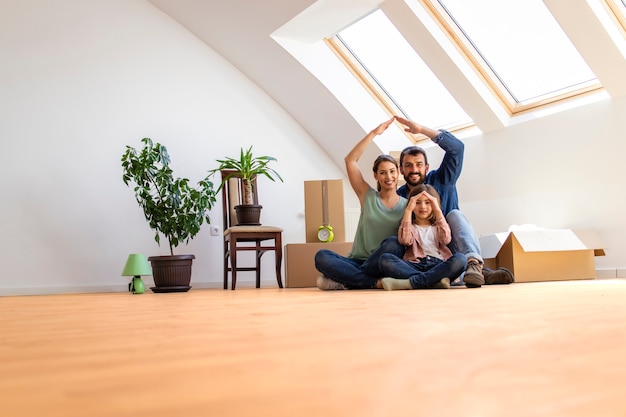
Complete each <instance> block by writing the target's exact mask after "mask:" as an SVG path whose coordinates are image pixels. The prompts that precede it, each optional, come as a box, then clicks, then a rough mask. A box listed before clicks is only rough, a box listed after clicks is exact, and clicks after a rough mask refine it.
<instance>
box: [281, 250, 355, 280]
mask: <svg viewBox="0 0 626 417" xmlns="http://www.w3.org/2000/svg"><path fill="white" fill-rule="evenodd" d="M320 249H330V250H332V251H334V252H337V253H338V254H339V255H342V256H348V253H349V252H350V249H352V242H327V243H322V242H317V243H290V244H287V245H285V271H286V274H285V286H286V287H287V288H303V287H315V286H317V283H316V281H317V277H318V276H319V275H320V273H319V271H318V270H317V269H315V253H317V251H318V250H320Z"/></svg>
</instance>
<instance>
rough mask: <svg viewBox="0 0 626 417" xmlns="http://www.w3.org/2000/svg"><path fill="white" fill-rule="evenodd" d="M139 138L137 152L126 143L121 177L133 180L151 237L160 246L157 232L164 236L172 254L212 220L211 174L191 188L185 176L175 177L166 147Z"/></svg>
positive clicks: (148, 139)
mask: <svg viewBox="0 0 626 417" xmlns="http://www.w3.org/2000/svg"><path fill="white" fill-rule="evenodd" d="M141 141H142V142H143V144H144V147H143V149H141V151H140V152H138V151H137V150H136V149H135V148H133V147H131V146H126V152H125V153H124V155H123V156H122V168H123V170H124V175H123V177H122V179H123V181H124V184H126V185H129V183H130V182H133V183H135V188H134V191H135V198H136V199H137V203H139V206H141V208H142V209H143V214H144V216H145V217H146V220H147V221H148V225H149V226H150V228H151V229H152V230H154V231H155V235H154V240H155V241H156V242H157V244H159V245H160V244H161V243H160V234H162V235H163V236H165V237H166V239H167V241H168V244H169V248H170V254H172V255H174V248H175V247H177V246H178V245H179V243H181V242H185V243H188V242H189V240H190V239H192V238H193V237H195V236H196V235H197V234H198V232H199V231H200V227H201V226H202V223H203V222H204V221H206V222H207V224H209V223H211V220H210V218H209V211H210V210H211V208H212V207H213V205H214V204H215V201H216V198H215V195H216V191H215V190H214V189H213V183H212V182H211V181H210V180H209V177H210V176H211V175H212V174H210V173H209V174H208V175H207V176H206V177H205V178H204V179H202V180H201V181H199V182H198V188H193V187H190V186H189V180H188V179H187V178H174V175H173V172H172V169H171V168H170V167H169V164H170V156H169V154H168V152H167V148H166V147H165V146H163V145H161V144H159V143H153V142H152V140H151V139H150V138H143V139H142V140H141Z"/></svg>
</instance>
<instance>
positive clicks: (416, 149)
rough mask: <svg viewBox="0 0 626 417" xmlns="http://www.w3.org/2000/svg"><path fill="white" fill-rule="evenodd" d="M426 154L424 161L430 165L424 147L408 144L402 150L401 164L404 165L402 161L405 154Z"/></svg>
mask: <svg viewBox="0 0 626 417" xmlns="http://www.w3.org/2000/svg"><path fill="white" fill-rule="evenodd" d="M420 154H421V155H424V162H425V163H426V164H427V165H428V156H427V155H426V151H425V150H424V149H423V148H420V147H419V146H415V145H413V146H407V147H406V148H404V149H403V150H402V152H400V166H402V162H403V161H404V156H405V155H413V156H417V155H420Z"/></svg>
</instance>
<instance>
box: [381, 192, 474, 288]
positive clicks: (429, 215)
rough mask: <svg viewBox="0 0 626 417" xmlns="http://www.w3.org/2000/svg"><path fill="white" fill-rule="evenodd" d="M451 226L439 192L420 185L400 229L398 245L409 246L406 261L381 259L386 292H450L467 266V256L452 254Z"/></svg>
mask: <svg viewBox="0 0 626 417" xmlns="http://www.w3.org/2000/svg"><path fill="white" fill-rule="evenodd" d="M450 240H451V234H450V226H449V225H448V223H447V222H446V218H445V217H444V215H443V213H442V211H441V208H440V199H439V194H438V193H437V190H435V188H434V187H433V186H431V185H427V184H419V185H417V186H415V187H414V188H413V189H412V190H411V193H410V194H409V202H408V204H407V206H406V209H405V210H404V216H403V217H402V222H401V223H400V227H399V229H398V241H399V242H400V244H402V245H405V246H406V251H405V252H404V257H403V258H402V259H400V258H399V257H398V256H396V255H394V254H391V253H385V254H382V255H381V256H380V258H379V266H380V269H381V270H382V272H383V273H384V274H385V275H387V276H389V277H391V278H383V279H382V285H383V287H384V288H385V289H386V290H410V289H418V288H432V287H433V286H436V287H437V288H450V281H454V279H455V278H457V277H458V276H459V275H461V273H462V272H463V271H464V270H465V268H466V266H467V260H466V258H465V255H463V254H460V253H457V254H454V255H452V252H451V251H450V249H448V247H447V246H446V245H447V244H448V243H450Z"/></svg>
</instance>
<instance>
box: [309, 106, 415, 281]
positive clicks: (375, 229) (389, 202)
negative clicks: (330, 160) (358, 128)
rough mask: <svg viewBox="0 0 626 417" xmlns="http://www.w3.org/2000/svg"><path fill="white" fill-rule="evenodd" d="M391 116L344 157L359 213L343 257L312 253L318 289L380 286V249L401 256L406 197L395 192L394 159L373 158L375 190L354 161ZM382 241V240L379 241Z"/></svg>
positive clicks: (396, 172) (395, 170) (322, 250)
mask: <svg viewBox="0 0 626 417" xmlns="http://www.w3.org/2000/svg"><path fill="white" fill-rule="evenodd" d="M393 121H394V118H391V119H389V120H387V121H386V122H383V123H381V124H380V125H378V127H376V128H375V129H374V130H372V131H371V132H369V133H368V134H367V135H366V136H365V137H364V138H363V139H361V141H360V142H359V143H357V144H356V146H355V147H354V148H353V149H352V150H351V151H350V152H349V153H348V155H346V157H345V158H344V161H345V164H346V172H347V174H348V179H349V180H350V185H351V186H352V189H353V190H354V192H355V193H356V195H357V197H358V198H359V202H360V204H361V215H360V217H359V223H358V226H357V231H356V234H355V237H354V243H353V244H352V250H351V251H350V253H349V254H348V256H347V257H344V256H341V255H339V254H337V253H335V252H333V251H331V250H328V249H321V250H319V251H318V252H317V253H316V254H315V267H316V268H317V270H318V271H320V272H321V273H322V274H323V275H322V276H320V277H318V279H317V287H318V288H319V289H321V290H343V289H360V288H383V287H382V282H381V280H380V278H381V277H382V272H381V271H380V268H379V266H378V258H379V256H380V254H382V253H386V252H389V253H392V254H397V255H398V256H402V255H403V254H404V247H403V246H400V245H398V241H397V238H396V236H395V235H396V232H397V230H398V225H399V224H400V220H401V219H402V216H403V214H404V208H405V206H406V203H407V200H406V198H404V197H400V196H399V195H398V193H397V192H396V189H397V188H398V175H399V171H398V162H397V161H396V160H395V159H394V158H393V157H392V156H390V155H380V156H378V158H376V160H375V161H374V166H373V171H374V179H375V180H376V183H377V190H375V189H374V188H372V187H371V186H370V185H369V184H368V183H367V181H365V179H364V178H363V174H362V173H361V170H360V168H359V165H358V161H359V159H360V158H361V156H362V155H363V152H364V151H365V149H366V148H367V146H368V145H369V144H370V143H371V142H372V140H373V139H374V138H375V137H376V136H378V135H381V134H382V133H383V132H384V131H385V130H387V128H388V127H389V126H390V125H391V124H392V123H393ZM381 243H382V244H381Z"/></svg>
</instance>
